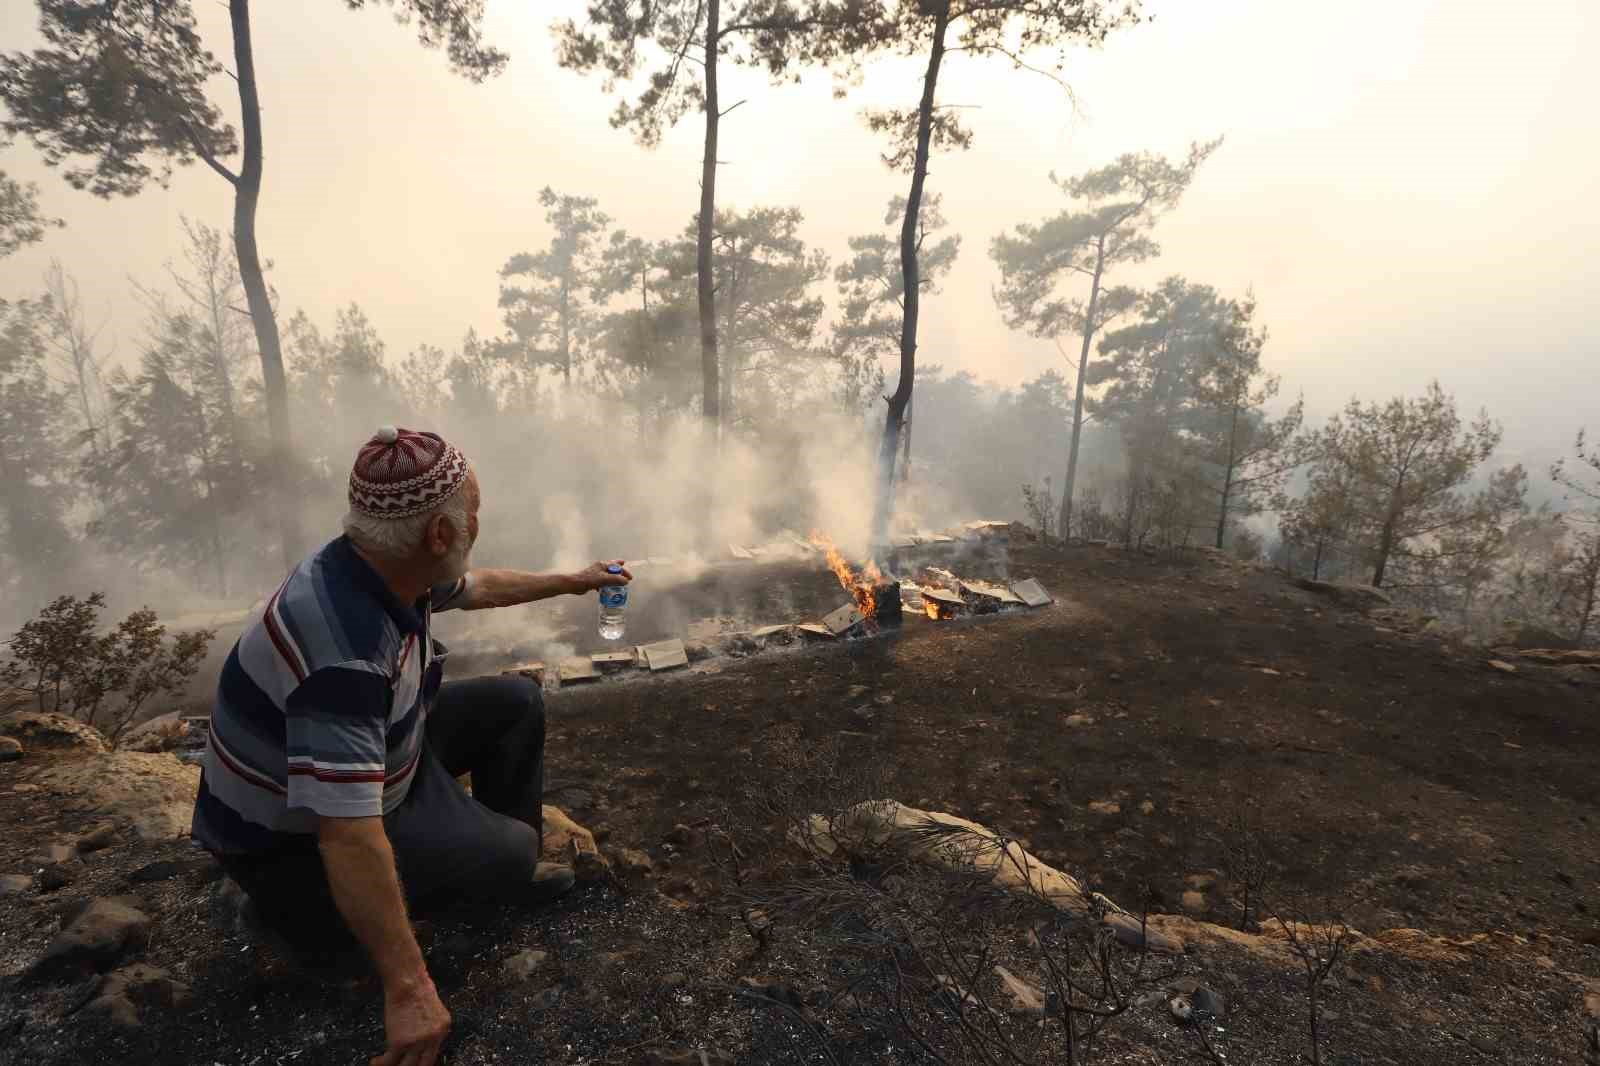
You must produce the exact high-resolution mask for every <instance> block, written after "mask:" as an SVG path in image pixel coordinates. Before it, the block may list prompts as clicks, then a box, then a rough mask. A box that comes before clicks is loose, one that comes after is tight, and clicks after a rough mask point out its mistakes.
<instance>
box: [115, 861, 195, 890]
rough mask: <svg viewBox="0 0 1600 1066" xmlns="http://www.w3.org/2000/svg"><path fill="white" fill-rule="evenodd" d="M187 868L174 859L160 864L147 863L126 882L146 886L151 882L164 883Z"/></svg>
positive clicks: (130, 875)
mask: <svg viewBox="0 0 1600 1066" xmlns="http://www.w3.org/2000/svg"><path fill="white" fill-rule="evenodd" d="M187 868H188V867H187V866H186V865H185V864H184V863H181V862H178V861H177V860H175V859H164V860H161V861H160V862H152V863H147V864H145V865H144V866H141V867H139V868H138V869H137V870H135V871H133V873H131V874H129V875H128V880H130V881H132V882H134V883H135V884H148V883H150V882H152V881H165V880H167V879H168V878H171V877H177V876H178V875H179V874H181V873H183V871H184V870H185V869H187Z"/></svg>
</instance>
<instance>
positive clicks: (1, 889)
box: [0, 874, 33, 898]
mask: <svg viewBox="0 0 1600 1066" xmlns="http://www.w3.org/2000/svg"><path fill="white" fill-rule="evenodd" d="M32 887H33V878H31V877H29V876H27V875H26V874H0V898H4V897H6V896H20V895H22V894H23V893H24V892H26V891H28V889H30V888H32Z"/></svg>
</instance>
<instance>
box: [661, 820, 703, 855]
mask: <svg viewBox="0 0 1600 1066" xmlns="http://www.w3.org/2000/svg"><path fill="white" fill-rule="evenodd" d="M666 841H667V843H668V844H674V845H676V846H677V847H680V848H684V849H689V848H694V847H698V846H699V844H700V831H699V830H697V829H691V828H690V827H689V826H686V825H684V824H683V823H681V822H680V823H678V824H677V825H675V826H673V827H672V832H670V833H668V834H667V836H666Z"/></svg>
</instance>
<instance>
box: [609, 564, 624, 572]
mask: <svg viewBox="0 0 1600 1066" xmlns="http://www.w3.org/2000/svg"><path fill="white" fill-rule="evenodd" d="M606 573H608V574H620V573H622V567H620V566H618V565H617V564H616V563H612V564H611V565H610V566H608V567H606Z"/></svg>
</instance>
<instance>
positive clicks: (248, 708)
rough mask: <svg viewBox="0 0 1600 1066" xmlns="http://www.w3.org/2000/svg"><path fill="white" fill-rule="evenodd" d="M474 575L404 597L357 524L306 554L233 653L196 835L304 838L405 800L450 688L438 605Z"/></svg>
mask: <svg viewBox="0 0 1600 1066" xmlns="http://www.w3.org/2000/svg"><path fill="white" fill-rule="evenodd" d="M467 581H468V579H467V578H465V577H463V578H461V579H460V580H458V581H454V582H450V583H447V584H443V585H438V586H435V587H434V588H433V590H432V591H431V593H430V594H429V595H427V596H423V597H422V598H420V599H418V600H417V601H416V602H415V603H412V604H405V603H401V602H400V601H399V600H397V599H396V598H395V596H394V594H393V593H392V592H391V591H390V590H389V586H388V585H387V584H386V583H385V582H384V580H383V578H382V577H380V576H379V575H378V573H377V571H375V570H373V569H372V567H371V566H369V565H368V564H367V562H366V560H364V559H362V558H361V556H360V555H358V554H357V553H356V550H355V548H354V546H353V545H352V544H351V543H350V541H349V539H348V538H346V537H340V538H338V539H337V540H334V541H330V542H329V543H328V544H326V545H325V546H323V548H322V549H321V550H319V551H318V552H317V553H316V554H314V555H312V556H311V557H310V558H308V559H306V560H305V561H304V562H302V563H301V564H300V565H299V566H297V567H296V568H295V569H294V572H293V573H291V574H290V575H289V577H288V579H287V580H285V581H284V583H283V584H282V585H281V586H280V587H279V588H278V591H277V592H275V593H273V594H272V596H271V597H270V598H269V599H268V600H267V601H266V603H265V605H264V606H263V607H262V608H261V610H260V613H259V614H256V615H255V616H254V617H252V618H251V619H250V621H249V623H247V625H246V626H245V630H244V633H243V634H242V635H241V636H240V637H239V640H238V643H236V644H235V645H234V646H233V650H232V651H231V652H230V653H229V654H228V660H227V662H226V663H225V664H224V665H223V667H222V676H221V678H220V679H219V681H218V683H217V698H216V704H215V706H214V707H213V709H212V713H211V735H210V739H209V741H208V742H207V745H206V752H205V760H204V763H203V764H202V768H201V775H200V793H199V796H198V797H197V798H196V800H195V808H194V824H193V827H192V828H191V830H190V832H191V835H192V836H193V837H194V839H195V840H197V841H199V842H200V843H201V844H203V845H205V847H207V848H208V849H210V850H211V851H214V852H218V853H221V854H260V853H265V852H272V851H279V850H295V849H304V848H310V847H314V846H315V841H316V838H315V833H316V828H317V819H318V817H319V816H329V817H335V818H358V817H367V816H374V815H382V814H387V813H389V812H390V811H392V810H394V809H395V807H397V806H398V805H399V804H400V802H401V801H402V800H404V799H405V797H406V791H407V790H408V789H409V788H410V786H411V779H412V775H413V774H414V772H415V771H416V767H417V760H418V759H419V758H420V756H421V754H422V742H423V724H424V722H425V720H426V718H427V713H428V705H429V704H430V703H431V702H432V699H433V696H434V694H435V693H436V692H437V691H438V688H439V678H440V671H441V667H442V662H443V658H444V647H443V646H442V645H440V644H439V643H438V642H437V641H434V640H432V639H431V638H430V636H429V625H428V623H429V616H430V615H431V613H432V612H433V611H440V610H445V609H447V608H450V607H453V606H457V605H459V603H460V601H461V599H462V598H463V595H464V593H465V591H466V588H467Z"/></svg>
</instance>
